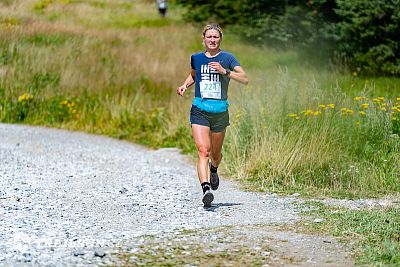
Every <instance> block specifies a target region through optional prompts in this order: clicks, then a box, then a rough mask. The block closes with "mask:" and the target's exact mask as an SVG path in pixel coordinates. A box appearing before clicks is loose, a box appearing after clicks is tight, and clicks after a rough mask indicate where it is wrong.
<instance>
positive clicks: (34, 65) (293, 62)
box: [0, 0, 400, 196]
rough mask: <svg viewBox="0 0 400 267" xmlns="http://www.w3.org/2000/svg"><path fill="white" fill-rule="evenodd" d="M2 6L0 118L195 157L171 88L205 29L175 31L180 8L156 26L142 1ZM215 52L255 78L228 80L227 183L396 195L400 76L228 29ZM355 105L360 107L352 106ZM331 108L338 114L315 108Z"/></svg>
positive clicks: (187, 100) (184, 114) (151, 7)
mask: <svg viewBox="0 0 400 267" xmlns="http://www.w3.org/2000/svg"><path fill="white" fill-rule="evenodd" d="M0 5H1V8H0V121H2V122H10V123H28V124H36V125H48V126H52V127H62V128H66V129H72V130H79V131H86V132H91V133H97V134H105V135H109V136H112V137H116V138H122V139H127V140H131V141H134V142H139V143H142V144H146V145H149V146H152V147H161V146H177V147H180V148H182V149H183V150H184V151H185V152H188V153H193V154H195V147H194V145H193V141H192V137H191V129H190V125H189V122H188V112H189V109H190V104H191V98H192V97H193V91H189V92H188V93H187V95H186V96H185V97H183V98H181V97H178V96H177V95H176V93H175V88H176V87H177V86H179V85H180V84H181V83H182V82H183V80H184V78H185V77H186V75H187V74H188V73H189V70H190V63H189V57H190V54H192V53H194V52H197V51H199V50H201V49H202V46H201V29H200V28H201V27H199V28H194V27H193V26H190V25H185V24H183V22H182V21H181V20H180V16H181V14H182V12H183V10H182V9H180V8H179V7H176V6H174V5H170V13H169V16H168V17H167V18H166V19H161V18H160V17H159V16H158V14H157V10H156V6H155V4H154V3H151V4H149V3H147V2H144V1H135V2H132V1H123V0H119V1H111V0H96V1H89V0H87V1H73V0H53V1H43V0H42V1H39V0H38V1H33V0H31V1H22V0H14V1H7V4H1V3H0ZM144 17H145V18H144ZM223 49H226V50H229V51H232V52H233V53H234V54H235V55H236V56H237V57H238V59H239V61H240V62H241V63H242V65H243V67H244V68H245V69H246V71H247V72H248V73H249V76H250V79H251V83H250V85H249V86H246V87H243V86H240V85H238V84H237V83H234V82H232V86H231V88H230V89H229V90H230V92H229V97H230V102H231V111H230V114H231V126H230V127H229V129H228V134H227V137H226V143H225V146H224V152H223V153H224V161H223V165H222V169H224V171H225V174H228V175H230V176H232V177H235V178H237V179H239V180H241V181H242V182H243V183H244V184H247V185H250V186H251V187H252V188H253V189H257V190H274V191H280V192H282V191H284V192H292V191H295V190H296V191H298V190H302V191H304V192H309V193H310V194H317V193H321V192H322V193H323V194H334V195H341V196H344V195H345V196H349V195H350V196H377V195H382V194H387V193H391V192H399V191H400V188H399V184H400V183H399V181H400V178H399V174H398V173H397V169H398V167H399V166H400V164H399V163H400V162H399V158H400V157H399V155H400V152H399V138H398V136H399V124H398V121H396V120H395V119H394V118H399V117H400V116H398V111H397V110H396V109H393V108H396V107H397V106H398V105H399V104H398V100H397V98H398V97H399V96H400V81H399V79H395V78H385V77H381V78H365V77H358V76H357V74H356V73H353V74H349V75H345V74H341V73H340V72H339V71H337V70H334V69H328V68H316V67H314V66H312V65H309V64H308V63H307V62H306V61H304V59H303V58H302V57H299V56H298V54H297V53H296V51H288V52H283V51H275V50H272V49H269V48H266V47H254V46H251V45H250V44H245V43H243V42H241V41H240V40H239V39H237V38H236V37H235V36H233V35H232V34H229V32H227V33H226V34H225V35H224V40H223ZM358 96H362V97H364V98H363V101H366V102H363V103H361V102H359V101H355V100H354V98H355V97H358ZM377 97H383V100H379V101H380V102H379V103H378V102H377V101H374V98H377ZM366 103H369V107H368V109H363V108H362V107H361V105H362V104H366ZM328 104H334V108H326V109H324V108H323V107H322V106H320V105H328ZM383 104H386V106H383ZM342 108H346V109H345V110H344V111H343V110H342ZM382 108H385V111H383V110H382ZM348 110H352V111H353V113H351V112H350V111H348ZM359 111H364V112H366V113H365V115H361V114H360V113H359ZM350 113H351V114H350ZM290 114H292V115H290ZM293 114H296V115H293ZM316 114H317V115H316Z"/></svg>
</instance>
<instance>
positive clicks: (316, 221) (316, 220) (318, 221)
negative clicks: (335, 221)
mask: <svg viewBox="0 0 400 267" xmlns="http://www.w3.org/2000/svg"><path fill="white" fill-rule="evenodd" d="M323 221H324V219H321V218H317V219H315V220H314V222H315V223H321V222H323Z"/></svg>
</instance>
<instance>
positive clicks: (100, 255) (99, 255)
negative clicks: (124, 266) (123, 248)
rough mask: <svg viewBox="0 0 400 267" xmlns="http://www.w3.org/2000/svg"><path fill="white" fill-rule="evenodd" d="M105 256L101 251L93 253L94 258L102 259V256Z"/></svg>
mask: <svg viewBox="0 0 400 267" xmlns="http://www.w3.org/2000/svg"><path fill="white" fill-rule="evenodd" d="M105 255H106V253H105V252H104V251H102V250H100V249H99V250H96V251H95V252H94V256H96V257H100V258H103V257H104V256H105Z"/></svg>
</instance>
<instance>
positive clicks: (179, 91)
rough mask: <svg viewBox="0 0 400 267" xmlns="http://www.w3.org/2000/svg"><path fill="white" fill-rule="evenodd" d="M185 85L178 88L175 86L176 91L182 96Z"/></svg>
mask: <svg viewBox="0 0 400 267" xmlns="http://www.w3.org/2000/svg"><path fill="white" fill-rule="evenodd" d="M186 89H187V87H186V85H185V84H183V85H181V86H179V87H178V88H176V93H177V94H178V95H180V96H183V94H184V93H185V91H186Z"/></svg>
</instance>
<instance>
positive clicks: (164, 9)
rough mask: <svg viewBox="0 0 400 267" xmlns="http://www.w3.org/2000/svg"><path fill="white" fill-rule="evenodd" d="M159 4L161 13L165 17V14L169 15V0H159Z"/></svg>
mask: <svg viewBox="0 0 400 267" xmlns="http://www.w3.org/2000/svg"><path fill="white" fill-rule="evenodd" d="M157 6H158V12H160V15H161V16H163V17H165V15H167V7H168V3H167V0H157Z"/></svg>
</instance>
